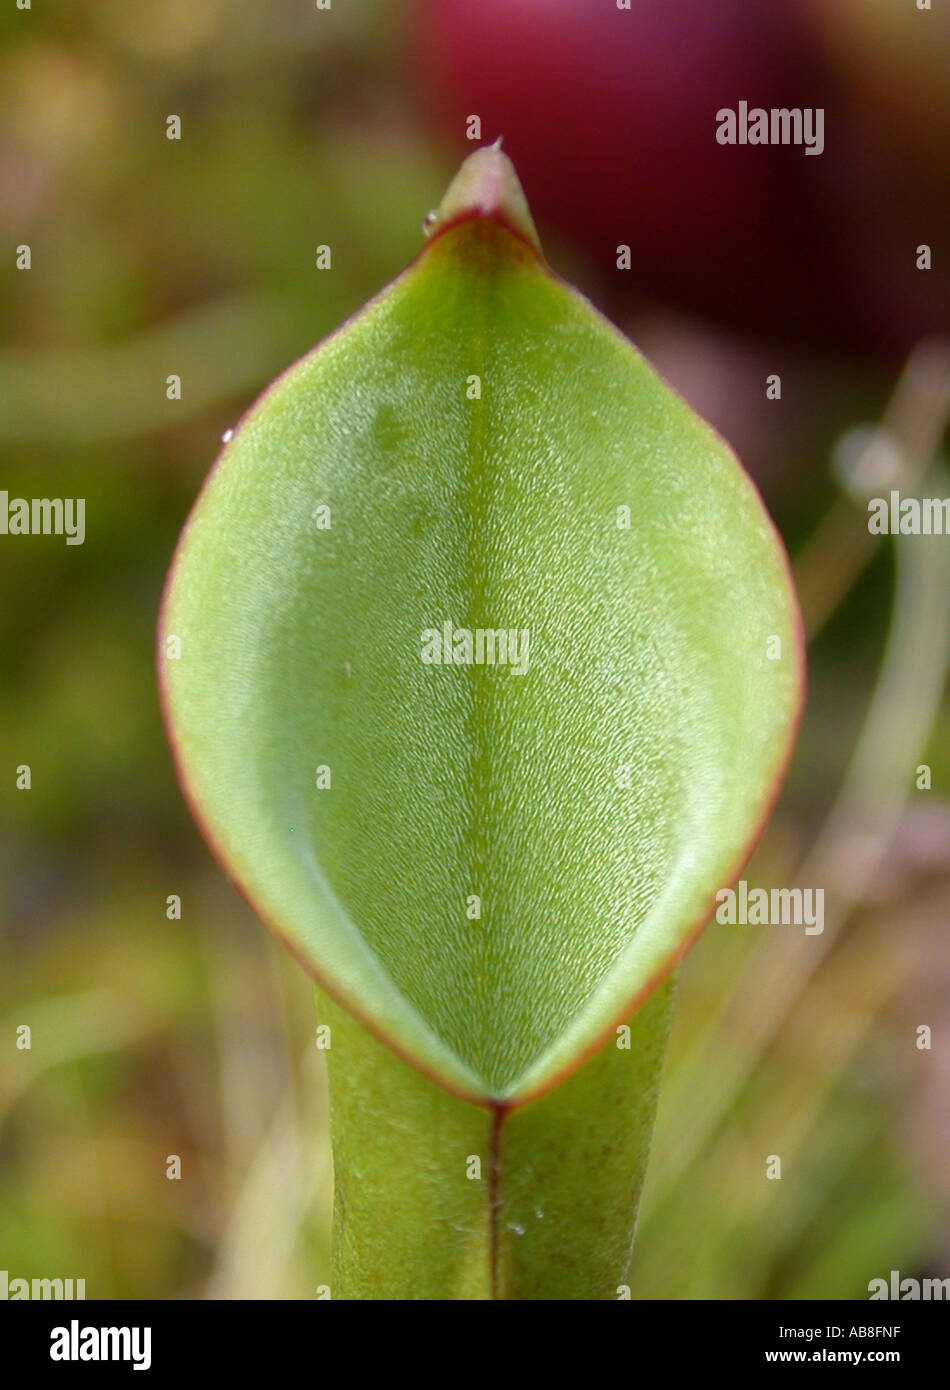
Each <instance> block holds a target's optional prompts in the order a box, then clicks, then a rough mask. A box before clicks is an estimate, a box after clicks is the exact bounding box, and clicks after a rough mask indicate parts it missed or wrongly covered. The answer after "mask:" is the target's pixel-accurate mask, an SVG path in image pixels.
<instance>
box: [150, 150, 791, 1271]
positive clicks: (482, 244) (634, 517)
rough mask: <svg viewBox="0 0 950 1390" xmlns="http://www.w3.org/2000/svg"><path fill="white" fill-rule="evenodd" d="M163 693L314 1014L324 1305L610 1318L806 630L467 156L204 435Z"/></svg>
mask: <svg viewBox="0 0 950 1390" xmlns="http://www.w3.org/2000/svg"><path fill="white" fill-rule="evenodd" d="M159 668H160V680H161V685H162V690H163V700H164V706H165V713H166V719H167V723H168V729H169V735H170V738H171V741H172V745H173V747H174V750H175V755H176V760H177V763H178V767H179V772H180V776H181V779H182V785H183V787H184V790H185V793H186V795H187V797H188V799H189V802H190V804H191V806H192V809H193V811H194V813H195V816H196V818H197V819H198V820H199V822H200V824H201V825H202V827H203V829H204V832H205V834H206V836H207V838H208V840H209V842H210V844H211V845H212V847H213V848H214V850H215V852H216V854H217V855H218V857H219V858H220V860H221V862H222V864H223V865H224V866H225V867H226V869H227V870H228V872H229V873H230V874H231V875H232V877H233V878H234V879H235V881H236V882H237V883H238V885H239V886H240V887H241V889H242V890H243V892H244V893H245V895H246V896H247V898H248V899H249V901H250V902H251V904H252V905H253V906H254V908H255V909H256V911H257V912H258V913H259V914H260V916H261V917H262V918H263V919H264V921H265V922H267V923H268V924H269V925H270V926H271V928H272V929H273V930H274V931H275V932H277V933H278V934H279V935H280V936H281V937H282V938H283V939H284V940H285V942H286V943H287V945H288V946H289V947H290V949H291V950H292V951H293V952H294V954H295V955H296V956H297V957H298V959H299V960H300V961H301V963H302V964H303V965H304V966H305V968H306V969H307V970H308V971H309V973H310V974H311V975H312V976H313V978H314V979H315V980H316V981H317V983H318V986H319V990H320V995H319V1002H318V1007H319V1010H320V1015H321V1018H322V1019H324V1018H325V1019H326V1020H328V1021H329V1022H330V1026H331V1035H332V1044H331V1047H330V1049H329V1051H328V1054H327V1056H328V1061H329V1066H330V1081H331V1134H332V1139H333V1145H334V1165H335V1181H336V1208H335V1237H334V1242H335V1256H334V1258H335V1271H336V1272H335V1276H334V1288H333V1296H334V1297H355V1298H377V1297H378V1298H387V1297H390V1298H404V1297H405V1298H447V1297H448V1298H452V1297H457V1298H482V1297H484V1298H491V1297H502V1298H557V1297H568V1298H599V1297H616V1296H617V1293H616V1289H617V1287H618V1283H620V1282H622V1279H623V1276H624V1273H625V1270H626V1267H627V1262H628V1260H629V1256H630V1246H631V1242H632V1237H633V1227H634V1223H635V1216H636V1207H637V1201H638V1196H639V1190H640V1185H641V1184H642V1179H643V1171H644V1168H645V1164H646V1157H647V1153H648V1150H649V1139H650V1130H651V1128H652V1122H653V1114H654V1110H655V1105H656V1098H657V1091H658V1085H659V1078H660V1073H661V1069H662V1061H663V1055H664V1052H665V1045H666V1036H667V1030H668V1024H669V1013H670V1007H671V999H672V993H671V985H670V979H671V972H672V971H673V969H674V967H675V965H676V963H677V962H678V960H679V959H680V958H681V956H682V954H683V952H684V951H685V950H686V949H687V947H688V945H689V944H690V942H691V941H692V939H693V938H694V937H695V935H696V934H697V932H698V931H699V930H700V929H701V928H702V926H703V925H704V923H705V921H706V920H707V919H708V917H709V915H710V914H711V911H712V908H713V906H714V904H715V895H716V892H717V891H718V890H719V889H720V888H722V887H724V886H726V885H728V884H729V883H730V882H731V881H732V880H733V879H734V878H735V877H736V876H737V874H738V873H739V872H740V870H741V868H742V866H743V864H744V863H745V861H746V859H747V857H748V855H749V853H750V851H751V849H752V847H753V845H754V842H755V840H756V838H757V836H758V834H759V832H760V830H761V828H762V826H763V824H764V822H765V820H766V818H767V816H768V813H769V810H770V807H771V804H772V801H773V799H774V797H775V795H776V792H777V789H778V786H779V784H780V781H781V777H782V774H783V772H784V768H785V765H786V762H787V759H788V757H789V754H790V749H791V744H792V740H793V736H794V730H795V726H796V722H797V718H798V712H799V708H800V703H801V698H802V641H801V631H800V619H799V614H798V607H797V603H796V601H795V596H794V593H793V590H792V586H791V582H790V578H789V573H788V566H787V561H786V558H785V555H784V551H783V550H782V547H781V543H780V542H779V541H778V539H777V536H776V534H775V531H774V529H773V527H772V525H771V522H770V521H769V519H768V517H767V515H766V513H765V511H764V509H763V507H762V504H761V502H760V500H759V498H758V496H757V494H756V492H755V489H754V488H753V486H752V484H751V483H750V482H749V480H748V478H747V477H746V475H745V474H744V473H743V471H742V469H741V468H740V466H739V465H738V463H737V461H736V459H735V458H734V456H733V455H732V453H731V452H730V450H729V449H728V448H727V446H726V445H725V444H724V443H723V442H722V441H721V440H720V439H719V438H718V437H717V436H716V435H715V434H714V433H713V432H712V431H711V430H710V429H709V427H708V426H707V425H705V424H704V423H703V422H702V421H701V420H700V419H699V418H698V417H697V416H696V415H695V414H694V413H693V412H692V411H691V410H690V409H689V408H688V407H687V406H686V405H685V404H684V403H683V402H682V401H681V400H680V399H679V398H678V397H677V396H676V395H675V394H674V393H673V392H672V391H671V390H670V389H669V388H668V387H667V386H666V385H665V384H664V383H663V382H662V381H661V380H660V379H659V378H658V377H657V375H656V374H655V373H654V371H653V370H652V369H651V368H650V367H649V366H648V365H647V363H646V362H645V361H644V360H643V359H642V358H641V357H640V355H639V354H638V353H637V352H636V350H635V349H634V348H633V347H632V345H631V344H630V343H629V342H627V341H626V340H625V339H624V338H623V337H622V336H621V335H620V334H619V333H618V332H617V331H616V330H615V329H614V328H613V327H612V326H611V325H610V324H609V323H608V322H607V321H606V320H604V319H603V318H602V317H601V316H600V315H599V314H598V313H597V312H596V311H595V310H594V309H593V308H592V307H591V305H590V304H589V303H588V302H587V301H586V300H584V299H583V298H582V297H581V296H580V295H578V294H577V293H576V292H575V291H573V290H572V289H570V288H569V287H568V286H566V285H565V284H563V283H562V282H561V281H560V280H558V279H557V277H556V276H555V275H554V274H553V273H552V272H551V271H550V269H549V268H548V267H547V265H546V264H545V262H544V260H543V258H542V255H541V251H540V246H539V243H538V239H537V234H536V232H535V230H534V226H533V223H532V221H531V216H530V213H529V211H528V207H527V204H526V202H525V199H524V195H523V193H522V191H521V188H520V186H519V184H518V181H517V178H516V175H515V173H514V169H513V167H512V165H511V163H510V161H509V160H508V159H507V157H506V156H505V155H504V154H503V153H502V152H501V150H500V149H498V148H497V147H491V148H488V149H483V150H479V151H476V153H475V154H473V155H472V156H470V158H469V159H468V160H466V162H465V164H463V166H462V169H461V170H460V172H459V174H458V176H457V178H456V180H455V181H454V183H453V184H452V186H451V187H450V189H449V191H448V193H447V194H446V197H445V199H444V201H443V203H442V205H441V207H440V209H439V211H438V213H437V214H436V216H435V218H434V219H433V220H432V225H431V227H430V229H429V233H428V240H427V242H426V244H425V246H424V248H423V250H422V251H421V252H420V254H419V256H418V257H417V259H416V260H415V261H414V262H413V264H412V265H411V266H410V267H409V269H408V270H407V271H405V272H404V273H403V274H402V275H401V276H400V277H399V278H398V279H397V280H395V281H394V282H393V283H392V284H391V285H390V286H389V287H388V288H387V289H386V290H384V291H383V292H382V293H381V294H380V295H379V296H378V297H377V298H375V299H374V300H373V301H372V302H371V303H370V304H369V305H367V306H366V308H365V309H363V310H362V311H361V312H360V313H359V314H357V315H356V316H355V317H354V318H352V319H351V320H349V321H348V322H347V323H346V324H344V325H343V326H342V328H341V329H339V330H338V331H337V332H336V333H335V334H333V335H332V336H331V337H330V338H329V339H327V340H326V341H325V342H323V343H322V344H321V345H320V346H318V347H317V348H316V349H315V350H314V351H313V352H311V353H310V354H308V355H307V356H306V357H304V358H303V359H302V360H301V361H299V362H298V363H296V364H295V365H294V366H293V367H291V368H290V369H289V370H288V371H287V372H285V373H284V374H283V375H282V376H281V377H280V378H279V379H278V380H277V381H276V382H275V383H274V384H273V385H272V386H271V388H270V389H269V390H268V391H267V392H265V394H264V395H263V396H262V397H261V398H260V399H259V400H258V401H257V402H256V403H255V404H254V405H253V406H252V407H251V409H250V410H249V411H248V412H247V414H246V415H245V416H244V418H243V419H242V421H241V422H240V424H239V425H238V427H237V428H236V429H235V430H234V432H233V435H232V436H231V438H230V439H229V441H228V443H227V444H226V446H225V447H224V449H223V451H222V453H221V456H220V458H219V461H218V463H217V465H216V467H215V468H214V470H213V471H212V473H211V475H210V477H209V479H208V481H207V482H206V484H205V487H204V489H203V491H202V493H201V496H200V498H199V500H198V502H197V503H196V505H195V507H194V510H193V511H192V514H191V516H190V518H189V520H188V523H187V525H186V528H185V530H184V532H183V535H182V538H181V541H180V543H179V547H178V550H177V553H176V556H175V560H174V564H173V566H172V571H171V574H170V576H169V583H168V588H167V591H166V596H165V601H164V604H163V612H162V618H161V624H160V632H159ZM711 1084H714V1079H711ZM539 1212H540V1213H541V1214H540V1215H538V1213H539Z"/></svg>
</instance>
